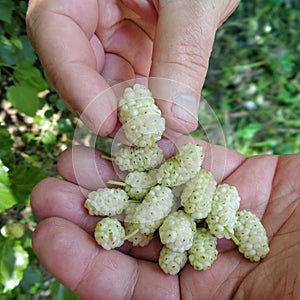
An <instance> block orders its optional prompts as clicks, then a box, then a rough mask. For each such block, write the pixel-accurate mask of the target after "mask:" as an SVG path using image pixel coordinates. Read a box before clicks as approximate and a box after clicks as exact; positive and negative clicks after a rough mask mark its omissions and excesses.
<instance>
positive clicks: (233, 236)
mask: <svg viewBox="0 0 300 300" xmlns="http://www.w3.org/2000/svg"><path fill="white" fill-rule="evenodd" d="M224 228H225V230H226V232H227V233H228V234H229V236H230V238H231V239H232V240H233V242H234V243H235V244H236V245H237V246H239V245H240V241H239V240H238V239H237V238H236V237H235V235H234V234H233V233H232V232H231V231H230V230H229V229H228V227H227V226H225V227H224Z"/></svg>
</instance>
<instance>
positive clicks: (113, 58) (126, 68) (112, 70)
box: [101, 53, 135, 86]
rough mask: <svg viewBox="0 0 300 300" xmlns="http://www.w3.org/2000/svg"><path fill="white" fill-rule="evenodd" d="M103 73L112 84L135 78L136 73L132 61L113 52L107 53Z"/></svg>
mask: <svg viewBox="0 0 300 300" xmlns="http://www.w3.org/2000/svg"><path fill="white" fill-rule="evenodd" d="M101 75H102V76H103V77H104V78H105V80H106V81H107V83H108V84H109V85H111V86H112V85H115V84H117V83H121V82H124V81H128V80H130V79H134V78H135V73H134V70H133V68H132V66H131V65H130V63H129V62H128V61H127V60H125V59H123V58H122V57H120V56H118V55H115V54H112V53H106V54H105V64H104V66H103V69H102V72H101Z"/></svg>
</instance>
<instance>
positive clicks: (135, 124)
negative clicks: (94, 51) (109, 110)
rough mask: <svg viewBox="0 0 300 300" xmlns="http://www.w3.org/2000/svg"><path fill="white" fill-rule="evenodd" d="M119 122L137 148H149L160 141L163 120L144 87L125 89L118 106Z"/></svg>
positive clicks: (163, 128)
mask: <svg viewBox="0 0 300 300" xmlns="http://www.w3.org/2000/svg"><path fill="white" fill-rule="evenodd" d="M118 115H119V120H120V122H121V123H122V125H123V129H124V132H125V135H126V137H127V139H128V140H129V141H130V142H131V143H132V144H134V145H136V146H138V147H149V146H151V145H153V143H154V142H156V141H158V140H160V139H161V136H162V134H163V132H164V130H165V119H164V118H163V117H162V116H161V111H160V109H159V108H158V106H157V105H156V104H155V102H154V99H153V97H152V94H151V92H150V90H149V89H147V88H146V87H145V86H144V85H141V84H135V85H134V86H133V88H126V89H125V91H124V94H123V97H122V98H121V99H120V100H119V105H118Z"/></svg>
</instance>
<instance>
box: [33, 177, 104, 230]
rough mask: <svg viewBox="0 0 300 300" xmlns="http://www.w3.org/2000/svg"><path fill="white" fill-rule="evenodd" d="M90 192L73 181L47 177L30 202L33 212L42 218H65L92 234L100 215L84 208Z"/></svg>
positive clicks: (34, 190)
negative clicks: (95, 215) (94, 215)
mask: <svg viewBox="0 0 300 300" xmlns="http://www.w3.org/2000/svg"><path fill="white" fill-rule="evenodd" d="M88 193H89V191H88V190H85V189H83V188H80V187H79V186H78V185H75V184H73V183H71V182H67V181H65V180H61V179H57V178H47V179H44V180H43V181H41V182H40V183H39V184H37V185H36V186H35V188H34V189H33V191H32V193H31V198H30V203H31V207H32V211H33V213H34V214H35V215H36V216H37V217H39V218H40V219H46V218H49V217H60V218H64V219H66V220H69V221H70V222H73V223H74V224H76V225H78V226H79V227H81V228H82V229H84V230H85V231H87V232H89V233H90V234H92V233H93V231H94V228H95V226H96V223H97V222H98V221H99V217H93V216H90V215H89V214H88V213H87V210H86V209H85V208H84V201H85V199H86V196H87V194H88Z"/></svg>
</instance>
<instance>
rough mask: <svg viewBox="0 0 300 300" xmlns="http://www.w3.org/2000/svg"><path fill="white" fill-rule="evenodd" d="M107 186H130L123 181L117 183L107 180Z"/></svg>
mask: <svg viewBox="0 0 300 300" xmlns="http://www.w3.org/2000/svg"><path fill="white" fill-rule="evenodd" d="M106 183H107V184H113V185H119V186H128V184H127V183H125V182H122V181H116V180H107V181H106Z"/></svg>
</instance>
